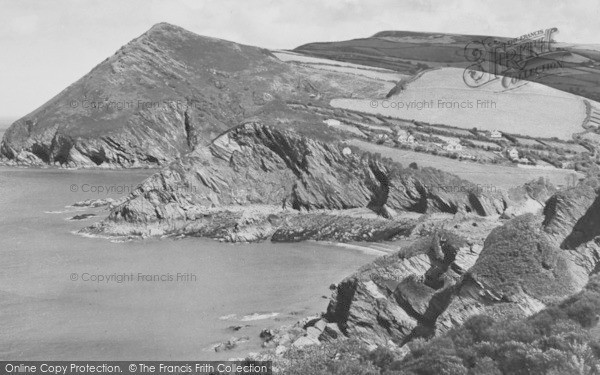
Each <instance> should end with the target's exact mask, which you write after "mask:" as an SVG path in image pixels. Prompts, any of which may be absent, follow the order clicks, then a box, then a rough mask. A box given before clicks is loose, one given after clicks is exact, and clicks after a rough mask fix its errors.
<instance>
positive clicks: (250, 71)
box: [0, 23, 393, 167]
mask: <svg viewBox="0 0 600 375" xmlns="http://www.w3.org/2000/svg"><path fill="white" fill-rule="evenodd" d="M350 77H352V79H349V78H350ZM391 86H393V83H390V82H384V81H381V80H377V79H370V78H367V77H354V76H353V75H350V74H347V73H338V72H315V71H314V70H313V69H310V68H307V67H293V66H291V65H290V64H286V63H284V62H282V61H280V60H278V59H277V58H276V57H274V56H273V55H272V54H271V53H270V52H269V51H267V50H265V49H261V48H257V47H251V46H245V45H240V44H236V43H232V42H228V41H224V40H220V39H215V38H208V37H202V36H199V35H196V34H194V33H191V32H189V31H186V30H184V29H182V28H179V27H176V26H173V25H169V24H166V23H161V24H158V25H155V26H154V27H152V28H151V29H150V30H149V31H148V32H146V33H144V34H143V35H141V36H140V37H138V38H137V39H135V40H133V41H131V42H130V43H128V44H127V45H125V46H123V47H122V48H121V49H120V50H119V51H117V52H116V53H115V54H114V55H113V56H111V57H109V58H108V59H106V60H105V61H103V62H102V63H100V64H99V65H98V66H96V67H95V68H94V69H93V70H92V71H91V72H90V73H88V74H87V75H85V76H84V77H83V78H81V79H80V80H78V81H77V82H75V83H73V84H72V85H71V86H69V87H68V88H66V89H65V90H63V91H62V92H61V93H60V94H58V95H57V96H56V97H54V98H52V99H51V100H50V101H48V102H47V103H46V104H44V105H43V106H41V107H40V108H38V109H36V110H35V111H33V112H32V113H30V114H28V115H27V116H25V117H23V118H22V119H20V120H18V121H17V122H15V123H14V124H13V125H12V126H11V127H10V129H8V130H7V131H6V133H5V135H4V138H3V141H2V145H1V146H0V151H1V154H3V155H4V156H6V157H8V158H10V159H13V160H16V161H19V162H23V163H28V164H40V163H49V164H60V165H66V166H71V167H88V166H102V167H105V166H119V167H131V166H139V165H144V164H150V165H156V164H164V163H166V162H169V161H171V160H174V159H175V158H177V157H180V156H182V155H184V154H186V153H188V152H190V151H192V150H193V149H194V148H195V147H196V146H197V145H207V144H208V143H210V141H211V140H212V139H213V138H214V137H216V136H217V135H218V134H220V133H221V132H223V131H224V130H226V129H229V128H231V127H233V126H236V125H238V124H239V122H240V121H241V120H242V119H244V118H247V117H251V116H255V115H256V116H259V117H262V118H263V119H264V120H265V121H267V122H272V123H280V124H281V123H285V124H284V125H283V126H286V127H293V126H296V127H298V128H299V129H304V130H305V131H310V130H309V128H310V127H311V126H314V124H315V123H317V124H319V123H320V122H321V121H322V120H321V119H319V118H310V116H305V117H302V118H299V117H298V116H294V115H293V114H290V115H289V116H288V113H287V112H288V110H287V107H286V106H285V102H286V101H295V102H308V101H312V102H315V103H318V102H321V101H323V102H324V103H326V102H327V100H328V99H331V98H333V97H337V96H352V95H357V96H358V97H361V96H362V97H371V96H373V95H382V94H384V93H385V92H387V91H389V89H390V88H391ZM311 124H312V125H311ZM305 125H306V126H305ZM315 134H318V132H317V133H315Z"/></svg>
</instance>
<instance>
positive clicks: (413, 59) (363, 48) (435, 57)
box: [294, 31, 600, 101]
mask: <svg viewBox="0 0 600 375" xmlns="http://www.w3.org/2000/svg"><path fill="white" fill-rule="evenodd" d="M513 37H516V35H515V36H513ZM487 38H491V39H493V40H497V41H499V42H505V41H507V40H509V39H510V38H508V37H495V36H485V35H459V34H442V33H423V32H410V31H382V32H379V33H377V34H375V35H373V36H371V37H369V38H361V39H353V40H347V41H339V42H321V43H309V44H305V45H302V46H299V47H297V48H295V49H294V52H298V53H302V54H306V55H308V56H315V57H323V58H328V59H332V60H339V61H345V62H350V63H355V64H362V65H370V66H375V67H379V68H386V69H392V70H396V71H398V72H400V73H404V74H411V75H414V74H416V73H418V72H419V71H422V70H423V69H430V68H439V67H455V68H461V69H464V68H466V67H467V66H470V65H471V64H472V62H470V61H468V60H467V59H466V57H465V50H467V54H468V53H469V51H470V47H469V48H467V46H468V45H469V43H471V42H474V41H483V40H485V39H487ZM555 47H556V50H557V51H558V52H559V53H558V54H557V55H553V57H552V59H555V60H556V61H559V62H560V64H561V65H562V68H561V69H560V72H556V73H559V74H552V73H551V74H547V75H541V76H540V77H534V76H531V77H528V78H527V79H528V80H530V81H532V82H537V83H541V84H544V85H547V86H550V87H553V88H555V89H558V90H562V91H566V92H570V93H574V94H577V95H581V96H583V97H586V98H589V99H592V100H596V101H600V88H599V87H600V86H598V82H600V51H599V50H598V47H597V46H586V45H581V46H578V45H576V44H566V43H557V44H556V45H555Z"/></svg>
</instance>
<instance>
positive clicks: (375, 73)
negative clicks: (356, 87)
mask: <svg viewBox="0 0 600 375" xmlns="http://www.w3.org/2000/svg"><path fill="white" fill-rule="evenodd" d="M272 53H273V55H275V56H276V57H277V58H278V59H279V60H281V61H285V62H295V63H299V64H302V65H305V66H310V67H311V68H313V69H320V70H329V71H333V72H337V73H350V74H356V75H360V76H364V77H367V78H372V79H377V80H381V81H390V82H398V81H399V80H401V79H402V78H406V77H407V76H406V75H404V74H400V73H398V72H395V71H393V70H389V69H381V68H374V67H370V66H364V65H358V64H352V63H347V62H343V61H336V60H329V59H323V58H318V57H310V56H306V55H301V54H298V53H293V52H288V51H273V52H272Z"/></svg>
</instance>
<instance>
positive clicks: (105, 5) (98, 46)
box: [0, 0, 600, 117]
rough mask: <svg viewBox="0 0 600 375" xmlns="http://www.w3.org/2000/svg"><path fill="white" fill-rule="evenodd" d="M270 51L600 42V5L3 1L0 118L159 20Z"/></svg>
mask: <svg viewBox="0 0 600 375" xmlns="http://www.w3.org/2000/svg"><path fill="white" fill-rule="evenodd" d="M163 21H164V22H169V23H173V24H176V25H179V26H181V27H184V28H186V29H188V30H190V31H193V32H195V33H198V34H201V35H209V36H214V37H218V38H222V39H228V40H232V41H236V42H240V43H245V44H251V45H258V46H262V47H270V48H293V47H296V46H298V45H300V44H303V43H307V42H314V41H332V40H346V39H353V38H360V37H365V36H369V35H372V34H374V33H376V32H378V31H382V30H413V31H440V32H449V33H465V34H489V35H498V36H519V35H522V34H526V33H528V32H531V31H534V30H538V29H542V28H548V27H558V29H559V33H558V34H556V35H555V39H556V40H557V41H560V42H577V43H594V44H600V2H599V1H598V0H569V1H556V0H529V1H517V0H505V1H499V0H493V1H488V0H465V1H461V0H439V1H437V0H436V1H433V0H379V1H375V0H372V1H367V0H294V1H288V0H206V1H202V0H170V1H164V0H132V1H128V0H114V1H112V0H105V1H96V0H53V1H45V0H18V1H17V0H0V117H2V116H14V117H20V116H23V115H25V114H27V113H28V112H30V111H32V110H34V109H35V108H37V107H39V106H40V105H41V104H43V103H44V102H46V101H47V100H48V99H50V98H51V97H52V96H54V95H55V94H57V93H58V92H60V91H61V90H62V89H63V88H65V87H67V86H68V85H69V84H71V83H73V82H75V81H76V80H77V79H79V78H81V77H82V76H83V75H85V74H86V73H87V72H89V71H90V70H91V69H92V68H93V67H94V66H95V65H97V64H98V63H100V62H101V61H102V60H104V59H105V58H106V57H108V56H110V55H112V54H113V53H114V52H115V51H116V50H118V49H119V48H120V47H121V46H122V45H124V44H126V43H127V42H128V41H130V40H131V39H133V38H135V37H137V36H139V35H140V34H142V33H144V32H145V31H146V30H147V29H149V28H150V27H151V26H152V25H153V24H155V23H158V22H163Z"/></svg>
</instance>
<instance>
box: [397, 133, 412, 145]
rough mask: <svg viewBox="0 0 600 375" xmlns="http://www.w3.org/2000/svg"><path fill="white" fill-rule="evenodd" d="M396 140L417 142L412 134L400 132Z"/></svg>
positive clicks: (399, 141)
mask: <svg viewBox="0 0 600 375" xmlns="http://www.w3.org/2000/svg"><path fill="white" fill-rule="evenodd" d="M396 140H397V141H398V143H415V137H414V136H413V135H412V134H400V135H398V138H396Z"/></svg>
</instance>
